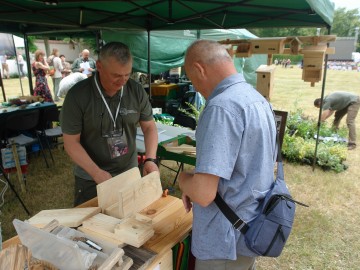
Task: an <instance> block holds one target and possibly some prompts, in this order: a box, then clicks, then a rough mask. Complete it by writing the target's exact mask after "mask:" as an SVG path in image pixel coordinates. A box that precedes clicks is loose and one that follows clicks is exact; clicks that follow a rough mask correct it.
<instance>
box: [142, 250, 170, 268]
mask: <svg viewBox="0 0 360 270" xmlns="http://www.w3.org/2000/svg"><path fill="white" fill-rule="evenodd" d="M147 269H149V270H150V269H151V270H152V269H159V270H172V269H175V267H173V253H172V250H171V249H169V250H167V251H166V252H165V253H163V254H158V256H156V259H155V260H154V261H153V262H152V263H151V264H150V265H149V266H148V268H147Z"/></svg>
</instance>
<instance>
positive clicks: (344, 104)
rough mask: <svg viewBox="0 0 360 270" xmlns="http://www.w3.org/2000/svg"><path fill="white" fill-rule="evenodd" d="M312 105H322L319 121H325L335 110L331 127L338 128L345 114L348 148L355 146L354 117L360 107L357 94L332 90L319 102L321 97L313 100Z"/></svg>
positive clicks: (318, 106) (359, 99)
mask: <svg viewBox="0 0 360 270" xmlns="http://www.w3.org/2000/svg"><path fill="white" fill-rule="evenodd" d="M314 106H315V107H317V108H320V106H322V110H323V111H322V114H321V121H325V120H326V119H327V118H329V117H330V116H331V115H332V114H333V113H334V112H335V118H334V122H333V127H334V128H335V129H338V128H339V124H340V121H341V119H342V118H343V117H344V116H345V114H347V117H346V124H347V126H348V129H349V140H348V149H349V150H353V149H355V148H356V126H355V119H356V116H357V114H358V111H359V107H360V98H359V96H358V95H355V94H353V93H348V92H334V93H332V94H330V95H328V96H326V97H325V98H324V100H323V102H322V103H321V99H320V98H317V99H315V101H314Z"/></svg>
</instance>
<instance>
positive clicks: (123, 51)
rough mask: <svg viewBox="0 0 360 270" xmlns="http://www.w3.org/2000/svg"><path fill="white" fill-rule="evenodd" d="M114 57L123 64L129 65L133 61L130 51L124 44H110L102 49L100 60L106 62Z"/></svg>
mask: <svg viewBox="0 0 360 270" xmlns="http://www.w3.org/2000/svg"><path fill="white" fill-rule="evenodd" d="M110 57H113V58H115V59H116V61H118V62H119V63H121V64H127V63H129V61H131V60H132V56H131V52H130V49H129V47H128V46H127V45H125V44H124V43H122V42H115V41H114V42H109V43H107V44H106V45H105V46H104V47H102V48H101V50H100V53H99V60H100V61H106V59H108V58H110Z"/></svg>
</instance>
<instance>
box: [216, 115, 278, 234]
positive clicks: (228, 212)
mask: <svg viewBox="0 0 360 270" xmlns="http://www.w3.org/2000/svg"><path fill="white" fill-rule="evenodd" d="M274 120H275V114H274ZM275 126H276V123H275ZM276 144H277V148H278V149H277V150H278V153H277V158H276V161H277V164H278V168H277V175H278V176H279V175H280V176H282V179H284V170H283V167H282V156H281V148H280V139H279V133H278V132H277V131H276ZM214 202H215V203H216V205H217V206H218V207H219V209H220V210H221V212H222V213H223V214H224V216H225V217H226V218H227V219H228V220H229V221H230V223H231V224H232V225H233V227H234V228H235V229H236V230H238V231H240V232H241V233H242V234H245V233H246V231H247V230H248V229H249V226H248V225H247V224H246V222H245V221H244V220H242V219H241V218H239V217H238V215H237V214H236V213H235V212H234V211H233V210H232V209H231V208H230V207H229V205H227V203H226V202H225V201H224V199H223V198H222V197H221V196H220V194H219V192H217V193H216V197H215V200H214Z"/></svg>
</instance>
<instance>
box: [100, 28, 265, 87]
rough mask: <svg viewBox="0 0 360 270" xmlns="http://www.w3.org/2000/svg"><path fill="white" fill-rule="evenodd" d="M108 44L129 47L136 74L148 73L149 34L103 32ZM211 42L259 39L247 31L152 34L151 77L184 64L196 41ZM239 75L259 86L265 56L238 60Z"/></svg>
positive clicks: (163, 32)
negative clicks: (116, 42)
mask: <svg viewBox="0 0 360 270" xmlns="http://www.w3.org/2000/svg"><path fill="white" fill-rule="evenodd" d="M102 36H103V39H104V40H105V42H109V41H121V42H124V43H125V44H127V45H128V46H129V47H130V49H131V52H132V54H133V57H134V64H133V67H134V70H135V71H139V72H144V73H147V72H148V69H147V66H148V61H147V59H148V52H147V48H148V34H147V32H144V31H142V32H137V31H120V32H118V31H103V32H102ZM198 37H199V38H201V39H211V40H225V39H244V38H249V39H250V38H256V36H254V35H253V34H251V33H250V32H249V31H247V30H245V29H229V30H224V29H213V30H198V31H196V30H184V31H180V30H178V31H152V32H151V35H150V57H151V64H150V65H151V74H160V73H162V72H164V71H167V70H169V69H171V68H174V67H180V66H183V64H184V54H185V50H186V48H187V47H188V46H189V45H190V44H191V43H192V42H194V41H195V40H196V39H197V38H198ZM234 61H235V65H236V68H237V70H238V71H239V72H243V74H244V76H245V78H246V80H247V81H248V82H250V83H251V84H253V85H255V84H256V74H255V70H256V68H257V67H258V66H259V65H261V64H265V63H266V56H265V55H254V56H253V57H250V58H235V59H234Z"/></svg>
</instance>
